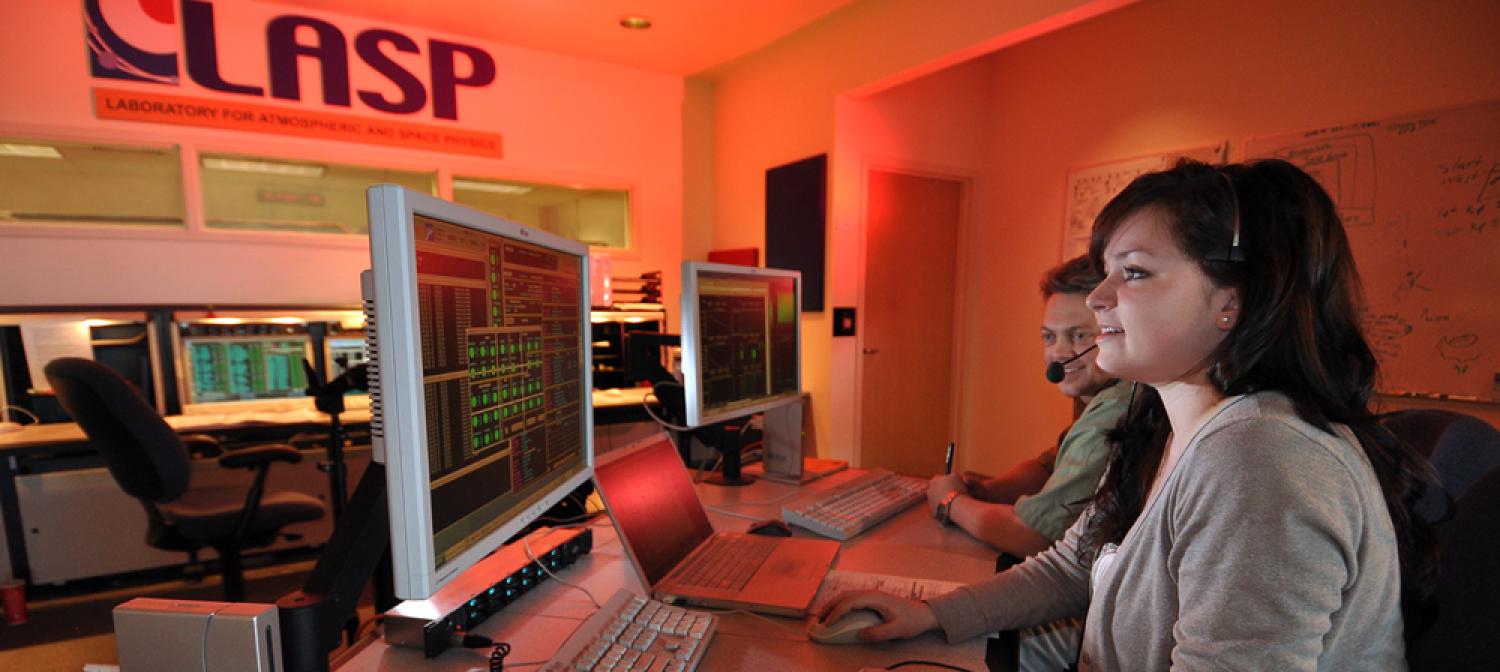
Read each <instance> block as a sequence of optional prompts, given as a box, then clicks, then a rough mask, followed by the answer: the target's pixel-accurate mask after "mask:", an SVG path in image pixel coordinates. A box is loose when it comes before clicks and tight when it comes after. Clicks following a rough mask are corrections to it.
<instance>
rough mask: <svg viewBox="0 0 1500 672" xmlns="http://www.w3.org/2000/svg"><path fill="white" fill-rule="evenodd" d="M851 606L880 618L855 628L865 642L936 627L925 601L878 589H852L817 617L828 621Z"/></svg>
mask: <svg viewBox="0 0 1500 672" xmlns="http://www.w3.org/2000/svg"><path fill="white" fill-rule="evenodd" d="M855 609H869V610H871V611H874V612H875V613H877V614H880V620H881V621H884V622H883V623H881V624H880V625H872V626H870V627H868V628H865V629H864V630H860V631H859V635H858V636H859V638H860V639H861V640H863V641H866V642H881V641H885V640H888V639H909V638H912V637H916V636H917V635H920V634H922V633H924V632H927V631H928V630H936V629H937V628H938V621H937V614H934V613H933V612H932V607H929V606H927V603H926V602H916V601H913V600H907V599H903V598H900V597H896V596H895V595H892V594H890V593H882V592H880V591H878V590H854V591H850V592H847V593H844V594H842V595H839V596H838V597H836V598H834V600H833V602H831V603H829V605H828V607H827V608H825V609H824V610H823V613H821V614H818V615H817V616H818V620H819V621H820V622H822V623H832V622H834V621H837V620H839V619H840V618H843V616H844V614H847V613H849V612H850V611H852V610H855Z"/></svg>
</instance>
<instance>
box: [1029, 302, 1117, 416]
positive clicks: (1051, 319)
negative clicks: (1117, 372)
mask: <svg viewBox="0 0 1500 672" xmlns="http://www.w3.org/2000/svg"><path fill="white" fill-rule="evenodd" d="M1098 335H1099V326H1098V324H1096V323H1095V322H1094V311H1092V310H1090V309H1089V306H1088V303H1087V302H1086V301H1085V297H1084V295H1082V294H1053V295H1052V296H1051V297H1050V298H1048V299H1047V303H1046V305H1045V306H1044V307H1043V308H1042V344H1043V349H1042V358H1043V360H1044V361H1045V362H1047V363H1052V362H1061V361H1064V360H1066V359H1068V358H1070V357H1072V356H1073V355H1076V354H1078V353H1080V352H1083V351H1084V350H1086V349H1088V348H1089V347H1090V346H1092V345H1094V338H1095V337H1097V336H1098ZM1098 352H1099V351H1098V350H1095V351H1094V352H1090V353H1089V354H1087V355H1084V356H1082V357H1079V358H1078V359H1075V360H1073V361H1072V362H1071V363H1069V364H1067V368H1066V369H1065V370H1066V372H1067V375H1065V376H1064V377H1063V380H1062V382H1061V383H1058V384H1057V388H1058V389H1059V390H1062V393H1063V394H1066V395H1068V396H1070V397H1074V398H1077V397H1092V396H1094V393H1096V392H1098V391H1099V390H1101V389H1104V386H1105V384H1107V383H1108V382H1109V381H1110V380H1111V377H1110V376H1109V375H1107V374H1105V373H1104V372H1103V371H1100V370H1099V367H1097V366H1094V357H1095V355H1097V354H1098Z"/></svg>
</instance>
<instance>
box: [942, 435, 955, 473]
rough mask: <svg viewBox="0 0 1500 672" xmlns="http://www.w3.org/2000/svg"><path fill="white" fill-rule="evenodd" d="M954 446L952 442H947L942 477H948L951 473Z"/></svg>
mask: <svg viewBox="0 0 1500 672" xmlns="http://www.w3.org/2000/svg"><path fill="white" fill-rule="evenodd" d="M955 446H956V444H955V443H954V442H952V441H949V442H948V455H947V457H944V458H943V474H944V475H949V474H952V473H953V449H954V447H955Z"/></svg>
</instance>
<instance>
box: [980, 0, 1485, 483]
mask: <svg viewBox="0 0 1500 672" xmlns="http://www.w3.org/2000/svg"><path fill="white" fill-rule="evenodd" d="M1495 26H1500V4H1497V3H1494V2H1486V1H1471V2H1438V3H1412V2H1405V1H1399V0H1391V1H1383V2H1368V1H1360V2H1313V3H1309V2H1306V1H1305V0H1272V1H1266V2H1257V3H1231V2H1209V3H1205V2H1199V1H1197V0H1160V1H1157V2H1149V3H1143V4H1140V5H1136V6H1133V7H1129V8H1126V9H1123V10H1121V11H1119V12H1116V13H1114V14H1111V15H1109V16H1105V17H1101V18H1099V19H1097V20H1095V21H1092V22H1089V23H1086V24H1082V25H1079V26H1075V27H1073V28H1071V29H1069V30H1066V31H1061V32H1058V33H1055V34H1052V35H1049V36H1047V37H1043V38H1041V39H1038V40H1035V41H1033V42H1028V43H1026V44H1022V45H1018V46H1016V47H1013V48H1011V49H1008V50H1005V51H1002V52H999V53H997V54H995V55H993V56H991V57H989V58H988V59H987V60H988V61H989V64H990V67H991V68H992V70H991V83H990V88H991V90H992V91H993V97H992V101H993V103H992V106H991V108H990V114H989V115H988V121H987V123H986V125H985V128H984V129H982V132H983V133H984V134H985V135H987V136H988V139H989V142H988V146H989V147H990V148H991V151H992V154H991V157H990V161H989V165H990V167H991V172H990V173H989V174H988V175H987V177H989V178H990V179H988V180H986V183H985V192H986V193H985V194H984V196H983V198H984V200H985V201H986V202H987V203H989V204H991V205H992V208H991V209H990V210H988V211H987V212H986V213H985V215H984V219H985V220H986V226H985V227H983V230H984V231H985V235H982V236H980V237H978V238H976V239H975V249H974V250H973V253H974V254H975V255H976V256H977V257H980V258H983V259H986V260H989V261H987V262H986V263H982V264H975V265H972V266H970V267H968V268H967V269H966V273H967V275H968V278H969V280H970V282H971V283H983V284H984V285H985V286H986V287H991V288H993V290H992V291H986V292H982V293H980V292H976V293H975V294H973V295H972V296H971V297H970V299H971V301H972V303H971V305H970V306H969V314H970V315H973V316H974V319H973V320H972V322H971V323H970V324H969V325H968V329H967V332H966V338H967V343H966V347H967V350H968V352H970V353H971V355H970V357H969V359H968V361H967V362H966V366H967V368H969V369H971V370H976V371H983V372H986V374H985V375H979V376H969V377H967V378H966V381H967V382H968V385H967V387H966V388H965V391H964V395H963V396H964V403H965V405H966V406H967V408H968V411H967V413H966V417H970V418H976V417H986V419H985V420H984V422H983V424H982V425H981V424H979V423H971V425H970V426H969V427H967V428H966V430H967V431H966V432H965V433H964V434H963V436H964V437H966V438H972V439H975V440H977V439H978V438H979V437H982V436H986V435H989V434H991V433H992V430H994V429H997V428H1001V429H1003V431H1005V432H1006V433H1007V434H1009V433H1012V432H1014V433H1016V434H1018V435H1019V436H1021V437H1025V439H1024V440H1022V441H1019V442H1018V443H1017V444H1016V445H1015V446H1014V447H1013V448H1009V447H1008V448H1006V449H1005V453H1004V454H1003V455H997V456H996V457H994V458H992V463H993V464H994V466H995V467H999V466H1001V465H1004V464H1009V463H1011V462H1014V461H1016V460H1018V459H1020V458H1022V457H1025V456H1027V455H1028V454H1029V451H1031V450H1032V449H1033V446H1034V445H1036V444H1041V443H1043V442H1046V441H1049V440H1051V439H1052V438H1053V437H1054V436H1055V433H1056V432H1057V430H1058V428H1059V427H1060V425H1058V424H1056V423H1055V422H1047V423H1040V424H1039V423H1036V422H1033V421H1032V419H1033V418H1035V417H1037V415H1036V413H1035V412H1034V409H1032V408H1031V406H1033V405H1034V402H1024V401H1015V400H1025V399H1032V398H1037V399H1040V398H1046V397H1047V395H1049V394H1054V393H1051V392H1050V391H1049V389H1048V388H1049V387H1050V386H1048V385H1047V384H1046V383H1045V382H1044V381H1042V379H1041V376H1040V375H1039V374H1038V373H1037V371H1036V367H1035V366H1032V362H1033V360H1034V359H1035V356H1034V351H1035V340H1036V329H1035V326H1034V324H1033V323H1032V322H1031V321H1030V320H1029V319H1026V318H1029V316H1031V315H1035V314H1037V312H1038V310H1039V309H1040V302H1039V299H1038V298H1037V296H1036V292H1035V289H1034V288H1035V282H1036V278H1037V276H1038V275H1039V274H1040V273H1041V272H1042V271H1043V270H1044V269H1045V268H1046V267H1047V266H1049V265H1050V264H1052V263H1055V262H1057V261H1058V260H1059V246H1060V236H1061V229H1060V226H1061V218H1062V212H1063V187H1064V179H1065V175H1066V172H1067V170H1068V168H1069V167H1072V166H1081V165H1088V164H1092V163H1098V162H1102V161H1109V160H1112V159H1118V158H1123V157H1130V156H1135V155H1139V154H1143V153H1149V152H1152V151H1157V150H1162V149H1168V148H1175V147H1182V146H1190V145H1196V144H1203V143H1212V142H1216V141H1219V140H1223V139H1226V138H1228V139H1232V140H1234V141H1235V142H1234V144H1233V147H1234V150H1233V151H1234V156H1236V157H1237V156H1238V151H1239V146H1240V144H1241V143H1240V141H1241V140H1243V139H1244V138H1245V137H1246V136H1249V135H1255V134H1263V133H1268V132H1277V131H1287V130H1297V129H1302V128H1311V127H1318V126H1326V125H1330V124H1336V123H1342V122H1349V121H1359V120H1365V119H1371V118H1380V117H1383V116H1387V115H1395V114H1402V113H1408V112H1417V111H1421V110H1426V109H1433V108H1442V107H1447V106H1452V105H1458V104H1463V103H1468V102H1474V101H1480V100H1485V99H1494V98H1497V97H1500V77H1496V75H1495V73H1496V68H1497V66H1500V40H1496V39H1495V31H1494V27H1495ZM1015 316H1021V318H1022V319H1013V318H1014V317H1015ZM1018 362H1019V363H1024V364H1025V365H1023V366H1017V363H1018ZM997 400H1002V401H1005V402H1006V403H996V401H997ZM1456 410H1460V411H1464V412H1470V413H1473V412H1474V409H1456ZM980 411H986V412H988V413H990V415H988V416H984V415H981V414H980ZM1055 415H1056V413H1048V414H1047V415H1046V416H1045V417H1047V418H1048V419H1049V420H1052V419H1053V416H1055ZM1490 415H1494V414H1493V413H1490ZM1492 421H1493V419H1492Z"/></svg>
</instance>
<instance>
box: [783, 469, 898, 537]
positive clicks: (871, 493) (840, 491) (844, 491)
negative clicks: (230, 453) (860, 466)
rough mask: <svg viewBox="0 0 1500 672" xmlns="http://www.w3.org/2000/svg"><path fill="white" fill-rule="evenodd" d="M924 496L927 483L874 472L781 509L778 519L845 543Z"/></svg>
mask: <svg viewBox="0 0 1500 672" xmlns="http://www.w3.org/2000/svg"><path fill="white" fill-rule="evenodd" d="M926 496H927V481H925V480H923V479H920V478H914V477H911V476H900V475H897V474H893V473H891V472H889V471H886V470H884V469H876V470H874V471H871V472H869V473H867V474H862V475H860V476H857V477H855V478H853V479H851V480H849V481H847V482H844V483H840V484H839V485H838V486H836V487H834V488H832V489H830V490H825V491H823V492H819V493H815V494H812V495H809V496H807V497H803V498H800V499H797V500H795V501H793V502H791V503H790V504H787V505H786V506H784V507H782V509H781V519H782V520H784V521H786V522H787V524H789V525H796V526H798V527H803V528H807V529H808V530H811V531H812V532H814V533H817V534H821V535H823V536H825V537H832V538H834V539H838V540H839V541H847V540H849V539H850V538H852V537H854V536H855V535H857V534H859V533H860V532H864V531H865V530H868V529H870V528H872V527H875V526H876V525H879V524H880V523H881V521H884V520H885V519H886V518H890V517H891V516H894V515H896V514H898V513H901V512H902V511H905V510H906V509H907V508H908V507H910V506H912V505H913V504H916V503H918V502H920V501H922V500H923V499H924V498H926Z"/></svg>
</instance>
